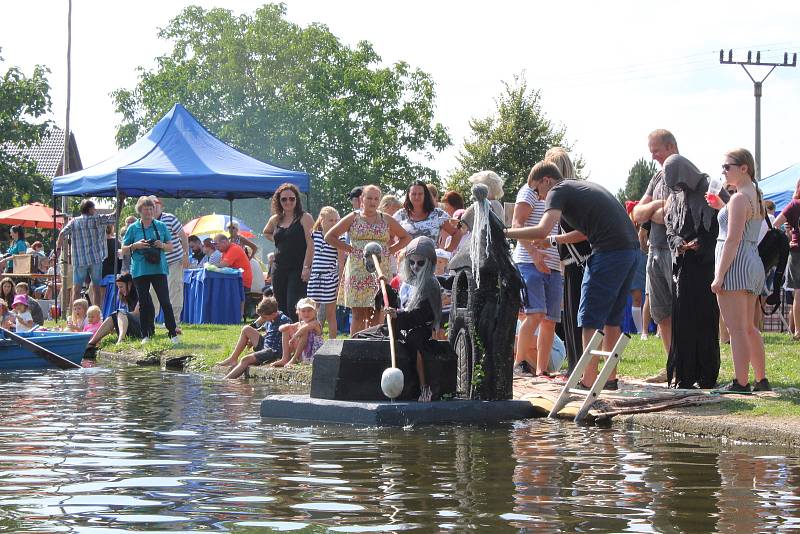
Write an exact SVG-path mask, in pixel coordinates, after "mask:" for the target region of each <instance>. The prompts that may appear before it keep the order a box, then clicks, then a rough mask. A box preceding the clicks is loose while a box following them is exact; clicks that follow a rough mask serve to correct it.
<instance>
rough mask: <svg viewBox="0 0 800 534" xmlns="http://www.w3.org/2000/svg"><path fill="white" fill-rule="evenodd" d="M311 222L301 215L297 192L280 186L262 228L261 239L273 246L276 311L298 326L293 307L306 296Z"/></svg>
mask: <svg viewBox="0 0 800 534" xmlns="http://www.w3.org/2000/svg"><path fill="white" fill-rule="evenodd" d="M313 226H314V219H313V217H311V215H310V214H309V213H307V212H305V211H303V203H302V201H301V200H300V191H299V190H298V189H297V187H296V186H295V185H294V184H289V183H286V184H281V186H280V187H278V189H277V190H276V191H275V194H274V195H273V196H272V217H270V218H269V221H267V225H266V226H265V227H264V232H263V233H264V237H266V238H267V239H269V240H270V241H273V242H274V243H275V263H274V265H275V269H274V271H273V273H272V289H273V291H274V292H275V299H276V300H277V301H278V309H280V310H281V311H283V312H284V313H286V314H287V315H288V316H289V317H290V318H291V319H292V321H293V322H297V312H296V311H295V306H296V305H297V301H298V300H300V299H301V298H303V297H305V296H306V288H307V284H308V278H309V276H311V262H312V260H313V259H314V240H313V239H312V238H311V228H312V227H313Z"/></svg>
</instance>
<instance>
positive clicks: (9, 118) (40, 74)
mask: <svg viewBox="0 0 800 534" xmlns="http://www.w3.org/2000/svg"><path fill="white" fill-rule="evenodd" d="M2 60H3V58H2V56H0V62H2ZM48 72H49V71H48V69H47V68H45V67H43V66H41V65H37V66H36V67H35V68H34V70H33V75H32V76H30V77H28V76H25V75H24V74H23V73H22V71H20V70H19V69H18V68H17V67H10V68H9V69H8V70H7V71H6V72H5V74H2V77H0V207H2V208H3V209H7V208H9V207H12V206H19V205H22V204H25V203H27V202H32V201H40V202H45V203H49V202H47V199H49V198H50V196H51V195H50V184H49V182H48V180H47V179H46V178H45V177H44V176H42V175H41V174H40V173H39V172H38V171H37V169H36V163H35V162H34V161H33V160H31V159H30V158H28V157H25V156H23V155H21V154H19V153H18V150H19V149H22V148H29V147H31V146H33V145H35V144H37V143H39V142H40V141H41V140H42V137H43V136H44V135H45V133H46V132H47V128H48V126H49V121H43V122H38V123H35V122H32V120H33V119H38V118H39V117H41V116H43V115H45V114H46V113H49V112H50V95H49V92H50V85H49V84H48V82H47V73H48Z"/></svg>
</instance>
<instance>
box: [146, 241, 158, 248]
mask: <svg viewBox="0 0 800 534" xmlns="http://www.w3.org/2000/svg"><path fill="white" fill-rule="evenodd" d="M147 244H148V245H150V247H151V248H155V246H156V240H155V239H148V240H147Z"/></svg>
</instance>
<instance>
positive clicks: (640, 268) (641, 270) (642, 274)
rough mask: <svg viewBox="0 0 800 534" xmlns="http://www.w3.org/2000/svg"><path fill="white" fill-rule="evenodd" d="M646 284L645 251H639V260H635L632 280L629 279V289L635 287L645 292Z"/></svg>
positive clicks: (632, 289)
mask: <svg viewBox="0 0 800 534" xmlns="http://www.w3.org/2000/svg"><path fill="white" fill-rule="evenodd" d="M646 285H647V253H646V252H644V253H640V254H639V260H638V261H637V262H636V273H635V274H634V275H633V280H632V281H631V291H634V290H636V289H639V290H641V292H642V293H644V292H645V286H646Z"/></svg>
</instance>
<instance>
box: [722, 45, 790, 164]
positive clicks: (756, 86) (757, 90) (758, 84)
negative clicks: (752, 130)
mask: <svg viewBox="0 0 800 534" xmlns="http://www.w3.org/2000/svg"><path fill="white" fill-rule="evenodd" d="M755 56H756V57H755V61H753V51H752V50H748V51H747V60H746V61H734V60H733V50H732V49H731V50H728V58H727V59H725V51H724V50H720V51H719V62H720V63H721V64H723V65H740V66H741V67H742V68H743V69H744V71H745V72H746V73H747V76H748V77H749V78H750V80H751V81H752V82H753V95H754V96H755V98H756V153H755V159H756V169H755V170H756V180H761V93H762V86H763V84H764V81H765V80H766V79H767V77H768V76H769V75H770V74H772V71H773V70H775V69H776V68H777V67H796V66H797V52H794V53H793V54H792V56H791V59H792V61H791V63H790V62H789V52H784V53H783V63H773V62H763V61H761V51H760V50H759V51H756V54H755ZM748 66H751V67H771V68H770V69H769V72H767V74H765V75H764V77H763V78H761V79H760V80H758V81H756V79H755V78H753V75H752V74H750V71H749V70H747V67H748Z"/></svg>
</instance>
